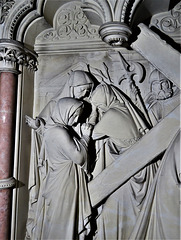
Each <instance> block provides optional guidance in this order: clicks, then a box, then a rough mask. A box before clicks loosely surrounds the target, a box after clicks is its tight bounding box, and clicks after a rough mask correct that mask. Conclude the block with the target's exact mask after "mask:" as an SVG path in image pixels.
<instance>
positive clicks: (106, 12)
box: [83, 0, 141, 46]
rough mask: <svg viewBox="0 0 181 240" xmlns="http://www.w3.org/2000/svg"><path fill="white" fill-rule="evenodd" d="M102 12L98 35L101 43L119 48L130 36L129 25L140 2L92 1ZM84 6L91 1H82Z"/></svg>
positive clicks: (130, 0) (133, 0) (117, 0)
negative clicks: (102, 17) (101, 22)
mask: <svg viewBox="0 0 181 240" xmlns="http://www.w3.org/2000/svg"><path fill="white" fill-rule="evenodd" d="M94 1H95V2H96V3H97V4H98V5H99V7H100V8H101V10H102V12H103V16H104V19H103V25H102V26H101V27H100V29H99V34H100V36H101V38H102V40H103V41H105V42H106V43H108V44H109V45H111V46H121V45H122V44H123V43H124V42H126V41H128V38H129V36H130V35H131V29H130V23H131V19H132V16H133V13H134V11H135V8H136V7H137V5H138V3H139V2H141V0H136V1H135V0H116V1H108V0H94ZM83 2H84V3H85V4H88V3H91V2H92V1H91V0H87V1H86V0H85V1H83Z"/></svg>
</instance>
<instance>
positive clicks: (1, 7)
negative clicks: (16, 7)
mask: <svg viewBox="0 0 181 240" xmlns="http://www.w3.org/2000/svg"><path fill="white" fill-rule="evenodd" d="M14 3H15V1H12V0H1V1H0V24H2V23H3V22H4V21H5V18H6V16H7V15H8V13H9V10H10V8H12V6H13V4H14Z"/></svg>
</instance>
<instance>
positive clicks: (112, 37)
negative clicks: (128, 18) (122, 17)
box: [99, 22, 132, 46]
mask: <svg viewBox="0 0 181 240" xmlns="http://www.w3.org/2000/svg"><path fill="white" fill-rule="evenodd" d="M131 33H132V32H131V29H130V28H129V27H128V26H127V25H126V24H125V23H120V22H110V23H105V24H103V25H102V26H101V27H100V29H99V34H100V36H101V38H102V40H103V41H104V42H106V43H108V44H109V45H111V46H121V45H122V44H123V43H124V42H126V41H128V38H129V36H130V35H131Z"/></svg>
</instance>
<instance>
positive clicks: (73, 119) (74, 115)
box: [67, 108, 83, 126]
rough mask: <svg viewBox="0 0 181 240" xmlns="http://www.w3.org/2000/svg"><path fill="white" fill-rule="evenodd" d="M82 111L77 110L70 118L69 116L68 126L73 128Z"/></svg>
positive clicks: (80, 109)
mask: <svg viewBox="0 0 181 240" xmlns="http://www.w3.org/2000/svg"><path fill="white" fill-rule="evenodd" d="M82 112H83V109H82V108H78V109H77V110H76V111H75V112H74V113H73V114H72V116H70V118H69V121H68V124H67V125H68V126H73V125H75V124H77V123H78V120H79V117H80V115H81V114H82Z"/></svg>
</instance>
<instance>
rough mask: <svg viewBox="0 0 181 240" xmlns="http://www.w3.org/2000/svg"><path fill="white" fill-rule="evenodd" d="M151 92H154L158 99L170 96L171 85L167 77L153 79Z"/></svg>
mask: <svg viewBox="0 0 181 240" xmlns="http://www.w3.org/2000/svg"><path fill="white" fill-rule="evenodd" d="M151 88H152V92H154V93H155V94H156V98H157V99H158V100H164V99H167V98H169V97H171V96H172V93H173V91H172V87H171V84H170V82H169V81H168V80H167V79H162V80H160V81H153V83H152V86H151Z"/></svg>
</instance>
